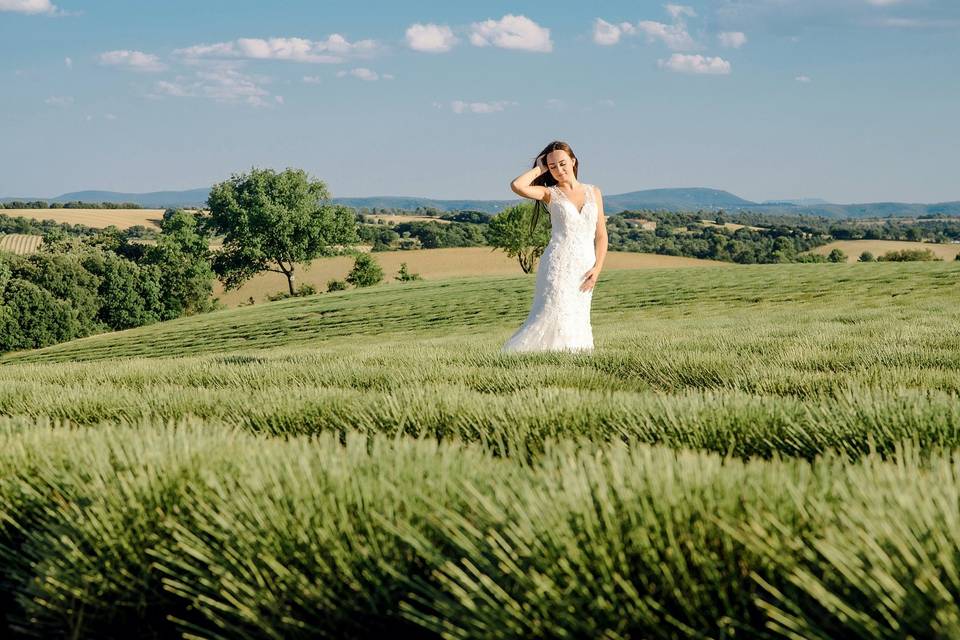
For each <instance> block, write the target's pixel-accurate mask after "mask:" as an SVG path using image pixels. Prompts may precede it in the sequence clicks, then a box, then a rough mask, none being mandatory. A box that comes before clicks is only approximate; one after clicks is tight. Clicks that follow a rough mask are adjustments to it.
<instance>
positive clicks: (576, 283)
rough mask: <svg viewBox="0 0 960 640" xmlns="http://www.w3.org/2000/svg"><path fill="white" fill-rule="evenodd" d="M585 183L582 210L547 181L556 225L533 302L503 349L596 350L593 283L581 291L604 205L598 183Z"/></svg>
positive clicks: (592, 258)
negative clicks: (599, 200) (598, 200)
mask: <svg viewBox="0 0 960 640" xmlns="http://www.w3.org/2000/svg"><path fill="white" fill-rule="evenodd" d="M581 184H583V183H581ZM583 186H584V187H585V188H586V189H585V195H584V202H583V209H582V210H580V211H577V208H576V206H575V205H574V204H573V202H571V201H570V199H569V198H567V196H566V195H565V194H564V193H563V191H561V190H560V189H559V188H558V187H555V186H554V187H547V188H548V189H550V204H549V205H547V209H548V210H549V212H550V224H551V225H552V230H551V232H550V242H549V243H548V244H547V247H546V249H544V251H543V255H542V256H540V264H539V265H538V266H537V285H536V291H535V293H534V296H533V307H532V308H531V309H530V315H528V316H527V320H526V321H525V322H524V323H523V326H521V327H520V328H519V329H518V330H517V332H516V333H514V334H513V336H511V337H510V339H509V340H507V342H506V343H505V344H504V345H503V348H502V351H506V352H510V351H584V352H589V351H593V328H592V327H591V326H590V303H591V301H592V300H593V289H590V290H589V291H586V292H584V291H580V285H581V284H583V279H584V277H585V276H586V275H587V272H588V271H589V270H590V269H592V268H593V265H594V263H595V262H596V253H595V250H594V236H595V234H596V229H597V215H598V213H599V211H598V209H597V203H596V199H595V196H594V191H593V186H592V185H589V184H584V185H583Z"/></svg>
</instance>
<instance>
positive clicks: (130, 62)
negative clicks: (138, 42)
mask: <svg viewBox="0 0 960 640" xmlns="http://www.w3.org/2000/svg"><path fill="white" fill-rule="evenodd" d="M99 59H100V64H102V65H106V66H111V67H122V68H125V69H132V70H133V71H163V70H165V69H166V68H167V66H166V65H165V64H163V63H162V62H160V58H158V57H157V56H155V55H153V54H152V53H144V52H142V51H129V50H126V49H122V50H118V51H107V52H105V53H101V54H100V57H99Z"/></svg>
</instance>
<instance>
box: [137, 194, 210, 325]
mask: <svg viewBox="0 0 960 640" xmlns="http://www.w3.org/2000/svg"><path fill="white" fill-rule="evenodd" d="M168 213H169V215H168ZM160 229H161V232H160V239H159V240H158V241H157V244H155V245H153V246H151V247H149V248H148V249H147V252H146V256H145V258H146V262H147V263H149V264H153V265H156V266H157V267H159V269H160V290H161V292H162V294H161V295H162V303H163V304H162V311H161V313H160V319H161V320H170V319H172V318H179V317H180V316H183V315H187V314H193V313H202V312H204V311H210V310H211V309H212V308H213V306H214V305H213V299H212V297H211V294H212V293H213V278H214V273H213V269H212V268H211V265H210V250H209V249H208V246H209V238H208V236H207V234H206V225H203V224H200V223H199V222H198V219H197V216H195V215H193V214H191V213H187V212H186V211H183V210H182V209H177V210H175V211H172V212H171V211H169V210H168V212H166V213H164V215H163V222H161V223H160Z"/></svg>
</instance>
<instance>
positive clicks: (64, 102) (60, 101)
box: [43, 96, 73, 107]
mask: <svg viewBox="0 0 960 640" xmlns="http://www.w3.org/2000/svg"><path fill="white" fill-rule="evenodd" d="M43 102H44V104H48V105H50V106H51V107H69V106H70V105H72V104H73V98H72V97H71V96H50V97H49V98H47V99H46V100H44V101H43Z"/></svg>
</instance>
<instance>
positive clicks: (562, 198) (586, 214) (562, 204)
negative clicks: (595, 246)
mask: <svg viewBox="0 0 960 640" xmlns="http://www.w3.org/2000/svg"><path fill="white" fill-rule="evenodd" d="M581 184H582V185H583V187H584V196H583V198H584V199H583V208H582V209H580V211H577V206H576V205H575V204H574V203H573V201H572V200H570V198H568V197H567V194H565V193H564V192H563V191H562V190H561V189H560V187H558V186H552V187H547V188H548V189H550V203H549V204H548V205H547V209H548V210H549V211H550V224H551V225H552V227H553V230H552V232H551V235H550V241H551V242H561V241H564V240H571V241H579V242H590V243H591V244H592V243H593V240H594V233H595V230H596V228H597V215H598V210H597V203H596V199H595V194H594V191H593V185H591V184H585V183H581Z"/></svg>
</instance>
